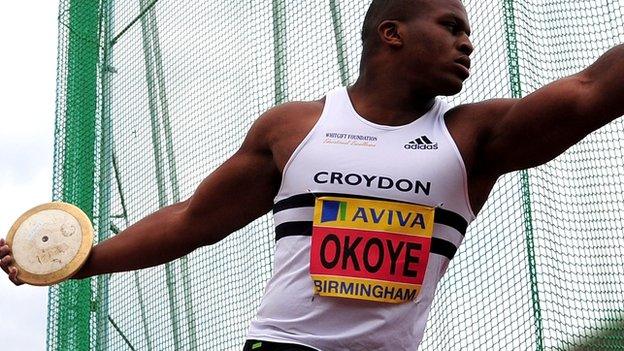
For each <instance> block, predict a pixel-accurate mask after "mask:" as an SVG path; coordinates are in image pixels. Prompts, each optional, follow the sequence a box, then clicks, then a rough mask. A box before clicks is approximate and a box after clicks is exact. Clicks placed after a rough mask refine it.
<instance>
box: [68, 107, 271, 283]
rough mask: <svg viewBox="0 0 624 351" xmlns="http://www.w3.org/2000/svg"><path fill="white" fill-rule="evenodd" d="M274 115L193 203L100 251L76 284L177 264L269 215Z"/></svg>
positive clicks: (156, 216) (164, 212)
mask: <svg viewBox="0 0 624 351" xmlns="http://www.w3.org/2000/svg"><path fill="white" fill-rule="evenodd" d="M269 114H270V112H269V113H267V114H266V115H265V116H263V117H261V118H260V119H258V120H257V121H256V122H255V123H254V125H253V126H252V127H251V130H250V131H249V133H248V135H247V137H246V139H245V141H244V142H243V145H242V146H241V148H240V149H239V150H238V151H237V152H236V153H235V154H234V155H233V156H232V157H231V158H230V159H228V160H227V161H226V162H225V163H224V164H223V165H221V166H220V167H219V168H217V169H216V170H215V171H214V172H213V173H212V174H211V175H209V176H208V177H207V178H206V179H204V180H203V181H202V183H201V184H200V185H199V187H198V188H197V190H196V191H195V193H194V194H193V195H192V196H191V198H189V199H188V200H186V201H184V202H180V203H177V204H174V205H172V206H169V207H165V208H162V209H161V210H159V211H157V212H155V213H153V214H151V215H149V216H148V217H146V218H144V219H142V220H141V221H139V222H137V223H136V224H134V225H132V226H130V227H129V228H127V229H126V230H124V231H122V232H120V233H119V234H118V235H116V236H115V237H113V238H110V239H109V240H106V241H104V242H102V243H101V244H99V245H96V246H95V247H94V248H93V251H92V252H91V255H90V256H89V259H88V261H87V263H86V264H85V266H84V268H83V269H82V270H81V271H79V272H78V274H77V275H75V276H74V278H76V279H80V278H84V277H88V276H92V275H98V274H103V273H112V272H119V271H129V270H135V269H140V268H145V267H151V266H155V265H159V264H162V263H165V262H169V261H172V260H174V259H177V258H179V257H182V256H184V255H186V254H188V253H190V252H192V251H193V250H195V249H196V248H199V247H201V246H204V245H210V244H214V243H216V242H218V241H220V240H221V239H223V238H225V237H226V236H227V235H229V234H230V233H232V232H234V231H236V230H238V229H240V228H242V227H244V226H245V225H247V224H248V223H250V222H251V221H253V220H254V219H256V218H258V217H259V216H261V215H263V214H265V213H267V212H268V211H269V210H270V209H271V207H272V205H273V198H274V196H275V194H276V192H277V189H278V186H279V181H280V173H279V171H278V169H277V167H276V166H275V163H274V162H273V157H272V153H271V149H270V145H269V141H268V138H267V133H268V132H269V128H270V123H271V117H270V115H269Z"/></svg>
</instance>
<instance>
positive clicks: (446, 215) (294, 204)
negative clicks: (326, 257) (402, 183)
mask: <svg viewBox="0 0 624 351" xmlns="http://www.w3.org/2000/svg"><path fill="white" fill-rule="evenodd" d="M322 196H333V197H347V198H359V199H367V200H381V201H394V202H402V201H396V200H392V199H382V198H377V197H370V196H360V195H351V194H336V193H306V194H299V195H294V196H291V197H289V198H286V199H284V200H280V201H278V202H277V203H276V204H275V205H273V214H275V213H277V212H280V211H284V210H289V209H292V208H299V207H314V200H315V199H316V198H317V197H322ZM403 203H406V202H403ZM433 221H434V222H435V223H438V224H444V225H446V226H449V227H451V228H453V229H455V230H457V231H458V232H459V233H460V234H461V235H465V234H466V229H467V228H468V222H467V221H466V219H464V217H462V216H461V215H460V214H458V213H455V212H453V211H449V210H447V209H444V208H440V207H436V210H435V216H434V219H433ZM284 224H286V223H284Z"/></svg>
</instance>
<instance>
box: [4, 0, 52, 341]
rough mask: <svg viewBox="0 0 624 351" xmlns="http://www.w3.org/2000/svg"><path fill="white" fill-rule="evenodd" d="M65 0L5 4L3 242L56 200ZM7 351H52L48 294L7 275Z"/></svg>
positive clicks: (5, 292) (5, 300)
mask: <svg viewBox="0 0 624 351" xmlns="http://www.w3.org/2000/svg"><path fill="white" fill-rule="evenodd" d="M57 16H58V2H57V1H38V2H37V4H36V5H35V4H32V3H30V2H17V1H12V2H6V1H5V2H2V3H0V33H2V34H0V77H2V84H0V214H1V215H0V236H1V237H5V236H6V233H7V232H8V230H9V228H10V226H11V224H12V222H13V221H14V220H15V219H17V217H18V216H19V215H20V214H21V213H23V212H24V211H26V210H28V209H29V208H31V207H34V206H35V205H37V204H40V203H43V202H48V201H50V200H51V193H52V192H51V189H52V156H53V133H54V109H55V105H54V101H55V89H56V45H57V41H58V40H57V23H58V22H57ZM0 320H2V329H3V331H2V350H3V351H30V350H33V351H39V350H45V339H46V330H45V328H46V320H47V289H46V288H40V287H30V286H21V287H19V288H17V287H15V286H13V284H11V283H10V282H9V281H8V279H6V278H5V277H4V276H2V277H0Z"/></svg>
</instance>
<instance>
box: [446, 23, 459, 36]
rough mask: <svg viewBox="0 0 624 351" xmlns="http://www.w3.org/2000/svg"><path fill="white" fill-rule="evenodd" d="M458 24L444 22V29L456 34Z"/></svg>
mask: <svg viewBox="0 0 624 351" xmlns="http://www.w3.org/2000/svg"><path fill="white" fill-rule="evenodd" d="M458 26H459V25H458V24H457V23H456V22H444V27H446V28H447V29H448V30H449V31H450V32H451V33H453V34H455V33H457V28H458Z"/></svg>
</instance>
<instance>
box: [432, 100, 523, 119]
mask: <svg viewBox="0 0 624 351" xmlns="http://www.w3.org/2000/svg"><path fill="white" fill-rule="evenodd" d="M518 101H519V99H502V98H501V99H491V100H485V101H481V102H476V103H470V104H463V105H459V106H456V107H453V108H451V109H449V110H448V111H447V112H446V114H445V116H444V119H445V121H446V122H447V123H470V124H472V125H479V124H481V123H486V124H490V123H493V122H495V121H496V118H497V117H500V116H503V115H505V114H506V113H507V112H509V110H511V108H512V107H513V106H514V105H515V104H516V103H517V102H518Z"/></svg>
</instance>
